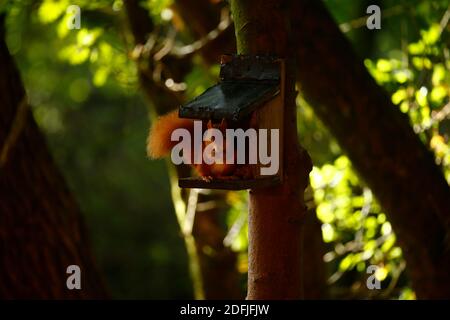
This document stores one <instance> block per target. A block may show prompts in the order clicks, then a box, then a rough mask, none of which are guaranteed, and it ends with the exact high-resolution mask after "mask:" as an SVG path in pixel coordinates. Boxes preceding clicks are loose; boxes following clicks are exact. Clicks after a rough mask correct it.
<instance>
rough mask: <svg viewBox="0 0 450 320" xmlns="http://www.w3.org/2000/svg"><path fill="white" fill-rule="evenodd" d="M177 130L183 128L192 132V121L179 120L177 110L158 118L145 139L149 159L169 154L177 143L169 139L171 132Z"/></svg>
mask: <svg viewBox="0 0 450 320" xmlns="http://www.w3.org/2000/svg"><path fill="white" fill-rule="evenodd" d="M177 128H185V129H187V130H189V132H193V130H194V121H193V120H192V119H182V118H179V117H178V110H175V111H172V112H170V113H168V114H166V115H164V116H161V117H159V119H158V120H157V121H156V122H155V124H154V125H153V126H152V128H151V130H150V133H149V135H148V138H147V154H148V156H149V157H150V158H152V159H160V158H163V157H165V156H167V155H169V154H170V152H171V150H172V148H173V147H174V146H175V145H176V144H177V143H178V142H177V141H171V139H170V136H171V135H172V132H173V131H174V130H175V129H177Z"/></svg>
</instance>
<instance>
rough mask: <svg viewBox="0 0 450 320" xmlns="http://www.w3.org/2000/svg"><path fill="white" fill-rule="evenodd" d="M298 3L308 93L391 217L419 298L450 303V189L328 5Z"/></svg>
mask: <svg viewBox="0 0 450 320" xmlns="http://www.w3.org/2000/svg"><path fill="white" fill-rule="evenodd" d="M292 3H293V9H292V10H291V23H292V31H293V33H294V34H295V37H296V45H295V50H296V54H297V61H298V66H297V67H298V68H297V70H298V73H297V79H298V81H299V83H300V87H301V91H302V92H303V94H304V96H305V98H306V99H307V100H308V102H309V103H310V104H311V106H312V107H313V108H314V110H315V112H316V114H317V115H318V116H319V117H320V118H321V119H322V121H323V122H324V123H325V124H326V125H327V127H328V128H329V129H330V131H331V132H332V134H333V135H334V136H335V137H336V138H337V140H338V141H339V144H340V145H341V146H342V148H343V149H344V150H345V152H346V153H347V154H348V155H349V157H350V159H351V160H352V163H353V165H354V166H355V168H356V169H357V171H358V172H359V174H360V175H361V176H362V178H363V179H364V180H365V181H366V183H367V184H368V186H369V187H370V188H371V189H372V190H373V191H374V193H375V195H376V196H377V198H378V200H379V201H380V203H381V205H382V206H383V208H384V209H385V210H386V213H387V214H388V215H389V219H390V221H392V224H393V227H394V230H395V232H396V234H397V235H398V240H399V243H400V245H401V246H402V249H403V252H404V255H405V258H406V260H407V263H408V271H409V273H410V275H411V278H412V280H413V287H414V289H415V290H416V294H417V297H419V298H450V272H449V270H450V250H449V238H448V234H449V222H450V189H449V186H448V184H447V182H446V181H445V179H444V176H443V174H442V173H441V171H440V170H439V168H438V167H437V165H436V164H435V163H434V158H433V156H432V154H430V152H429V151H428V150H427V149H426V147H425V146H424V145H423V144H422V143H421V142H420V140H419V138H418V137H417V136H416V134H415V133H414V131H413V130H412V128H411V126H410V125H409V123H408V119H407V117H406V116H405V115H403V114H401V112H400V111H399V109H398V108H397V107H396V106H394V105H393V104H392V103H391V101H390V98H389V96H388V95H387V94H386V92H384V91H383V90H382V89H381V88H380V87H379V86H378V85H377V84H376V83H375V81H374V80H373V79H372V77H371V76H370V75H369V73H368V71H367V70H366V68H365V67H364V65H363V64H362V62H361V60H360V59H358V57H357V56H356V54H355V53H354V51H353V49H352V47H351V44H350V43H349V41H348V40H347V39H346V38H345V37H344V35H342V33H341V32H340V31H339V29H338V27H337V25H336V23H335V22H334V21H333V19H332V18H331V16H330V15H329V13H328V12H327V10H326V9H325V7H324V6H323V4H322V3H321V2H320V1H317V0H297V1H292ZM367 32H372V31H369V30H367Z"/></svg>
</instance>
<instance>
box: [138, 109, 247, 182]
mask: <svg viewBox="0 0 450 320" xmlns="http://www.w3.org/2000/svg"><path fill="white" fill-rule="evenodd" d="M197 121H199V120H197ZM206 127H207V129H211V128H216V129H219V130H220V131H221V132H222V133H225V130H226V128H227V123H226V121H225V119H223V120H222V122H221V123H220V124H212V122H211V121H209V122H208V124H207V126H206ZM178 128H184V129H187V130H188V131H189V132H190V134H191V136H193V134H194V120H193V119H182V118H179V117H178V110H175V111H173V112H170V113H168V114H166V115H164V116H161V117H159V118H158V120H157V121H156V122H155V123H154V124H153V126H152V128H151V129H150V132H149V135H148V139H147V154H148V156H149V157H150V158H152V159H160V158H163V157H165V156H168V155H170V153H171V150H172V148H173V147H174V146H175V145H177V144H178V141H171V135H172V132H173V131H174V130H175V129H178ZM211 143H214V142H213V141H211V140H208V139H207V140H206V141H202V153H203V150H204V149H205V147H206V146H207V145H209V144H211ZM226 146H227V143H226V141H225V139H224V143H223V146H219V148H220V149H222V151H223V154H225V153H226V152H225V151H226V150H225V149H226ZM234 154H236V152H235V153H234ZM192 157H193V156H192ZM235 157H236V155H235ZM190 160H191V161H189V162H190V163H191V166H192V167H193V168H194V169H195V171H196V172H197V173H198V175H199V176H200V177H202V178H203V179H204V180H206V181H210V180H211V179H213V178H221V179H233V178H245V179H249V178H252V176H253V175H252V170H251V168H250V167H249V166H248V165H245V164H236V162H234V163H231V164H229V163H225V161H223V162H224V163H212V164H207V163H204V161H202V163H200V164H195V163H194V161H192V160H193V159H190Z"/></svg>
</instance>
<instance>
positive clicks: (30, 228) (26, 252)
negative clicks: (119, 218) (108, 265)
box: [0, 16, 106, 299]
mask: <svg viewBox="0 0 450 320" xmlns="http://www.w3.org/2000/svg"><path fill="white" fill-rule="evenodd" d="M3 18H4V17H2V16H0V24H1V25H0V70H1V73H0V97H1V102H0V109H1V113H0V114H1V116H0V283H1V285H0V298H2V299H16V298H22V299H23V298H26V299H72V298H97V299H99V298H105V297H106V294H105V290H104V288H103V285H102V281H101V279H100V277H99V274H98V272H97V269H96V267H95V265H94V262H93V258H92V255H91V251H90V247H89V243H88V241H87V237H86V233H85V226H84V223H83V221H82V217H81V213H80V211H79V208H78V206H77V203H76V202H75V200H74V198H73V196H72V195H71V193H70V192H69V190H68V189H67V186H66V184H65V182H64V179H63V178H62V176H61V174H60V172H59V171H58V169H57V168H56V166H55V164H54V162H53V159H52V158H51V156H50V153H49V151H48V149H47V146H46V143H45V139H44V137H43V136H42V134H41V133H40V131H39V129H38V127H37V125H36V123H35V121H34V119H33V117H32V113H31V111H30V109H29V108H28V105H27V100H26V96H25V91H24V88H23V85H22V82H21V79H20V76H19V73H18V71H17V69H16V67H15V65H14V62H13V60H12V58H11V56H10V54H9V52H8V49H7V47H6V43H5V41H4V35H5V34H4V28H3ZM69 265H78V266H79V267H80V269H81V290H76V289H74V290H69V289H68V288H67V286H66V280H67V277H69V276H70V274H66V270H67V267H68V266H69Z"/></svg>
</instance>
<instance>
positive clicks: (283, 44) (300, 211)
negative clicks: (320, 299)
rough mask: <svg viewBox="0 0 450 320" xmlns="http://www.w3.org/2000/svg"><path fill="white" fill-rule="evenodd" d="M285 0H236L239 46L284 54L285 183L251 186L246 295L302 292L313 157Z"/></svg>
mask: <svg viewBox="0 0 450 320" xmlns="http://www.w3.org/2000/svg"><path fill="white" fill-rule="evenodd" d="M287 3H288V2H287V1H276V0H232V1H231V8H232V13H233V17H234V22H235V30H236V39H237V47H238V52H239V53H242V54H255V55H257V54H260V55H268V54H269V55H276V56H279V57H280V58H284V59H286V82H285V88H284V89H285V106H284V108H285V109H284V110H285V112H284V136H283V139H284V146H285V148H284V150H285V152H284V159H283V162H284V167H283V168H284V169H283V175H284V176H283V183H282V184H281V185H279V186H276V187H271V188H265V189H261V190H251V191H250V196H249V198H250V201H249V219H248V223H249V230H248V232H249V249H248V250H249V270H248V294H247V298H248V299H298V298H301V297H302V289H301V288H302V283H301V261H302V258H303V259H307V257H302V255H303V252H301V251H302V250H301V247H302V241H301V240H302V239H301V238H302V236H301V235H302V234H301V232H300V230H301V224H302V223H303V222H304V219H305V212H306V208H305V205H304V203H303V193H304V190H305V188H306V186H307V183H308V174H309V172H310V170H311V160H310V158H309V156H308V154H307V153H306V151H305V150H304V149H302V148H301V146H300V145H299V143H298V136H297V122H296V106H295V96H296V92H295V87H294V85H295V74H293V70H295V69H294V60H293V59H292V56H291V53H290V51H291V50H290V48H291V44H292V43H291V39H290V34H291V32H290V29H289V28H290V26H289V19H288V9H289V8H288V6H287Z"/></svg>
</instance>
